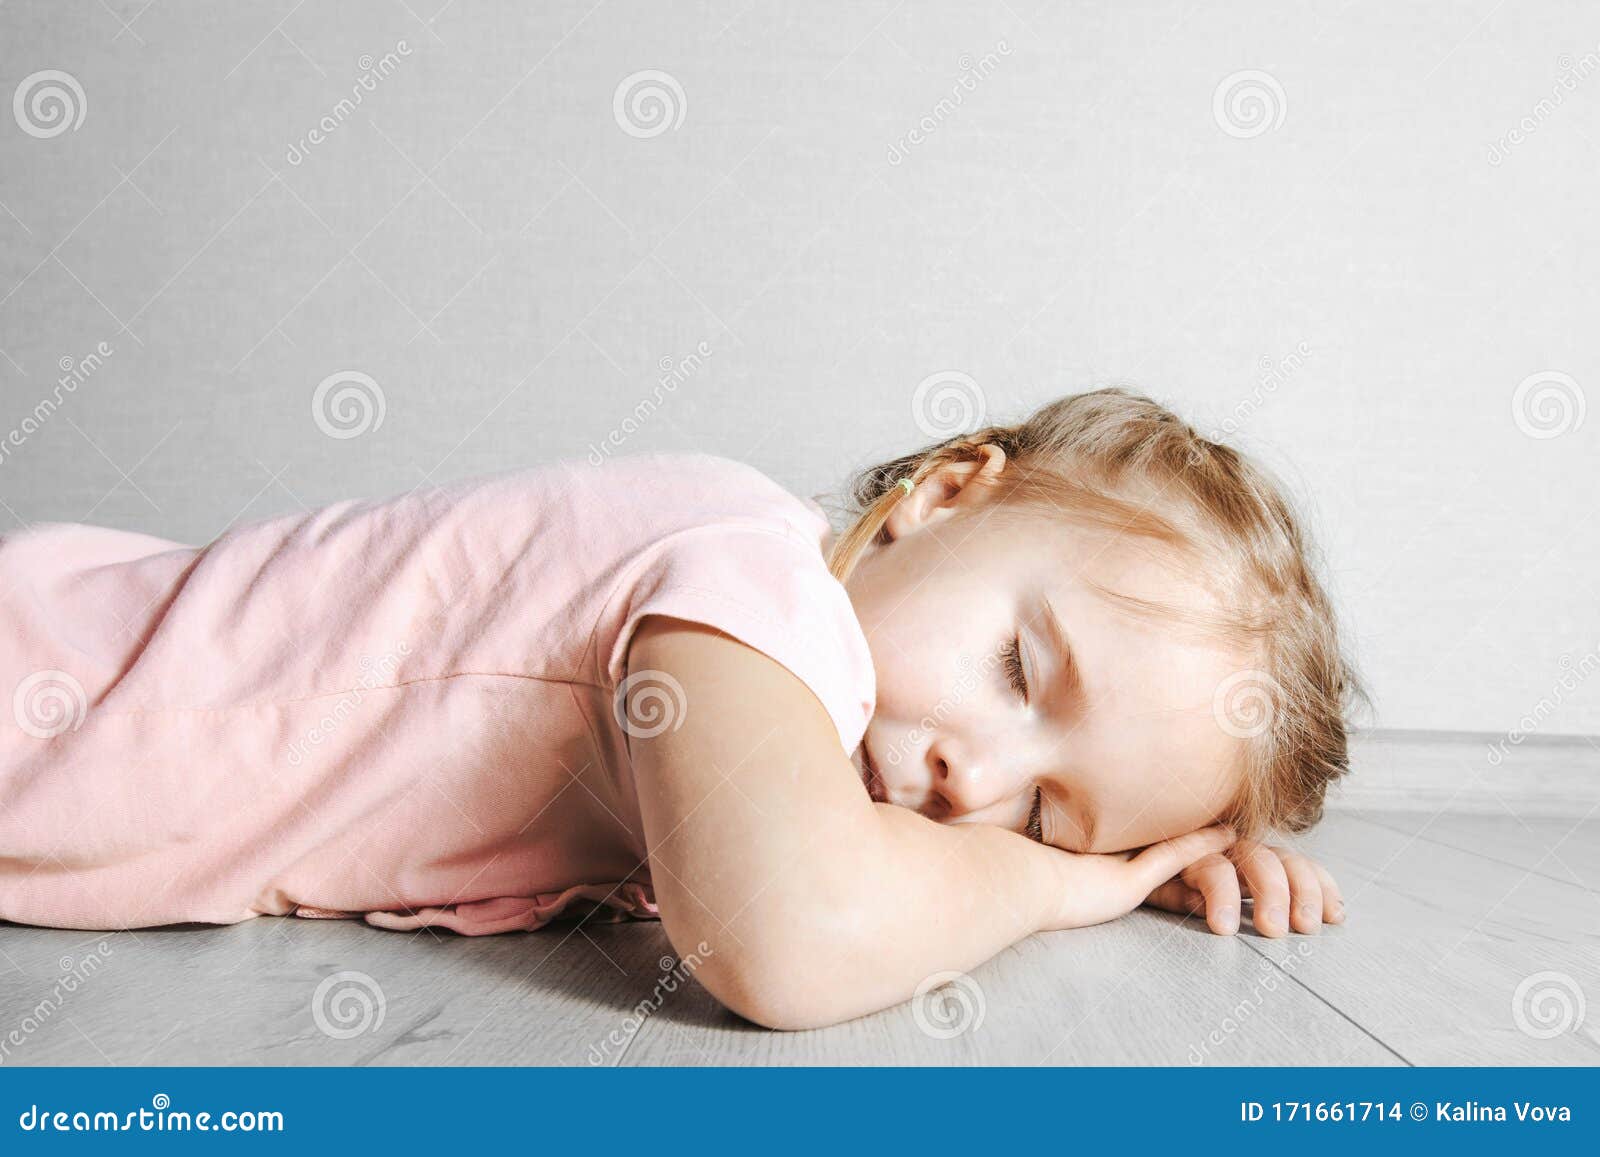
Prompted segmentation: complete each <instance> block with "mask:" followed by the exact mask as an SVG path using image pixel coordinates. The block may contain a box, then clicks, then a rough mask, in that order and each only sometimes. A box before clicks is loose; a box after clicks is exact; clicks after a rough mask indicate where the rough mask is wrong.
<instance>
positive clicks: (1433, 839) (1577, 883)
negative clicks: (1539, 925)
mask: <svg viewBox="0 0 1600 1157" xmlns="http://www.w3.org/2000/svg"><path fill="white" fill-rule="evenodd" d="M1344 815H1345V816H1346V817H1348V818H1349V819H1353V820H1356V821H1358V822H1359V823H1365V824H1370V825H1372V826H1373V827H1375V828H1382V829H1383V830H1384V831H1388V832H1394V833H1396V834H1397V835H1402V836H1413V837H1414V838H1416V839H1419V840H1423V841H1425V842H1427V843H1430V844H1433V845H1434V846H1436V847H1440V848H1449V849H1450V850H1451V851H1454V852H1462V853H1464V854H1465V855H1469V856H1477V857H1478V858H1479V859H1480V860H1487V861H1488V862H1489V863H1491V864H1499V865H1500V866H1501V867H1503V868H1515V869H1516V870H1517V871H1519V872H1529V873H1532V874H1533V875H1535V876H1541V877H1543V878H1544V879H1546V880H1551V881H1553V882H1555V883H1557V884H1565V885H1566V886H1567V887H1569V888H1577V889H1579V890H1580V891H1584V892H1588V893H1589V894H1590V895H1591V896H1600V889H1596V888H1591V887H1590V886H1589V885H1588V884H1587V883H1585V882H1584V881H1583V880H1582V879H1576V878H1575V879H1571V880H1568V879H1563V878H1562V877H1560V876H1556V875H1552V874H1551V873H1549V872H1545V871H1541V870H1540V869H1538V868H1536V867H1535V868H1530V867H1528V866H1527V865H1526V864H1518V863H1516V862H1514V861H1512V860H1502V859H1500V858H1499V857H1498V856H1490V855H1486V854H1485V853H1484V852H1482V851H1479V850H1478V849H1477V848H1464V847H1462V846H1461V845H1460V844H1452V843H1451V842H1450V841H1449V840H1441V839H1439V838H1438V837H1437V836H1430V835H1428V834H1427V828H1426V827H1424V828H1423V829H1422V830H1421V831H1417V832H1410V831H1407V830H1406V829H1405V828H1403V827H1396V826H1395V825H1394V824H1386V823H1383V822H1382V821H1380V820H1375V819H1372V818H1371V817H1370V816H1367V815H1364V814H1362V813H1361V812H1359V811H1349V812H1345V813H1344ZM1429 822H1430V823H1431V822H1432V821H1431V820H1430V821H1429ZM1568 834H1569V835H1570V833H1568ZM1558 846H1559V845H1558ZM1546 854H1547V855H1551V854H1554V853H1553V852H1548V851H1547V853H1546ZM1558 858H1559V857H1558ZM1573 876H1574V877H1576V876H1577V873H1576V872H1574V873H1573Z"/></svg>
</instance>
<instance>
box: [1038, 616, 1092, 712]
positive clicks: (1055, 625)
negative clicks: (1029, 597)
mask: <svg viewBox="0 0 1600 1157" xmlns="http://www.w3.org/2000/svg"><path fill="white" fill-rule="evenodd" d="M1039 603H1040V605H1041V606H1042V607H1043V608H1044V625H1045V633H1046V634H1047V635H1048V636H1049V637H1050V641H1051V643H1052V644H1054V646H1055V652H1056V661H1057V662H1058V663H1059V665H1060V667H1061V677H1062V682H1063V685H1064V686H1065V688H1066V690H1067V692H1069V693H1072V694H1081V693H1082V691H1083V671H1082V670H1081V669H1080V668H1079V666H1078V656H1077V652H1075V651H1074V650H1073V649H1072V640H1070V639H1069V638H1067V629H1066V628H1065V627H1064V626H1062V625H1061V616H1060V615H1058V614H1056V609H1055V607H1053V606H1051V604H1050V598H1049V596H1047V595H1040V596H1039Z"/></svg>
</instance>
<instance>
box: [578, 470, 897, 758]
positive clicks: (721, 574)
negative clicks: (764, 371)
mask: <svg viewBox="0 0 1600 1157" xmlns="http://www.w3.org/2000/svg"><path fill="white" fill-rule="evenodd" d="M602 470H603V471H609V475H608V478H607V480H606V482H605V483H604V484H603V488H605V489H606V490H607V491H608V492H609V491H610V490H611V489H612V488H613V487H615V486H617V485H619V484H626V485H628V486H631V487H634V488H637V491H638V496H637V499H636V500H634V501H625V500H618V502H617V509H618V510H619V512H621V513H620V517H621V518H623V519H624V520H635V519H637V520H641V521H640V523H639V524H638V525H636V527H635V533H637V534H638V536H639V548H638V550H637V553H636V554H635V555H634V557H633V562H632V565H630V567H629V568H628V572H627V574H626V576H625V577H624V579H623V581H621V582H620V583H619V584H618V586H617V588H616V591H615V593H614V595H613V597H612V599H611V600H610V601H609V603H608V606H607V609H606V613H605V614H604V615H602V620H603V622H604V623H605V624H606V625H607V627H608V628H609V631H608V634H609V639H608V644H609V645H607V646H604V647H602V655H603V657H604V662H605V675H606V678H607V682H609V683H610V684H611V685H612V686H615V685H617V684H618V683H620V682H621V680H622V679H623V678H624V677H625V675H626V672H627V651H628V647H629V644H630V642H631V640H632V635H633V631H634V630H635V629H636V628H637V627H638V625H639V624H640V622H642V621H643V620H644V619H645V618H646V617H647V616H651V615H658V616H667V617H669V618H675V619H680V620H687V621H689V622H694V623H699V624H702V625H705V626H710V627H714V628H716V629H717V630H719V631H721V632H723V633H725V634H727V635H731V636H732V637H733V638H734V639H736V640H738V641H740V642H742V643H744V644H746V645H747V646H750V647H752V648H754V649H756V650H758V651H761V652H763V653H765V654H766V655H767V656H768V657H770V658H772V659H775V660H777V661H778V662H779V663H780V664H782V665H783V666H785V667H787V668H788V669H789V670H790V671H791V672H792V673H793V674H794V675H796V676H798V677H799V679H800V680H801V681H802V682H803V683H805V684H806V685H807V686H808V687H809V688H810V690H811V691H812V693H813V694H815V695H816V697H817V698H818V699H820V700H821V701H822V702H823V704H824V705H825V706H826V707H827V708H828V711H829V713H830V715H831V716H832V717H833V719H834V722H835V724H836V726H837V729H838V733H839V739H840V742H841V743H842V744H843V745H844V746H845V747H846V749H847V750H854V748H855V746H856V745H857V744H858V743H859V741H860V735H861V733H862V732H863V731H864V730H865V728H866V723H867V721H868V719H870V718H871V715H872V712H873V710H874V706H875V698H876V688H875V678H874V673H873V667H872V657H871V652H870V649H869V647H868V644H867V640H866V636H865V634H864V633H863V631H862V628H861V625H860V622H859V621H858V620H857V618H856V615H855V609H854V606H853V604H852V603H851V601H850V596H849V593H848V592H847V591H846V589H845V588H844V586H843V585H842V584H841V583H840V582H839V581H838V580H837V579H836V578H834V576H833V574H832V573H831V571H830V570H829V569H828V562H827V550H828V547H829V545H830V540H831V531H830V528H829V526H828V522H827V519H826V518H825V517H824V515H823V514H822V512H821V510H820V508H818V507H817V506H816V504H815V503H808V502H807V501H806V500H804V499H801V498H798V497H796V496H795V495H794V494H792V493H790V492H789V491H788V490H786V489H785V488H784V487H783V486H781V485H779V484H778V483H777V482H776V481H774V480H773V479H771V478H770V477H768V476H767V475H766V474H764V473H763V472H761V471H760V470H758V469H756V468H755V467H752V466H749V465H747V464H745V463H743V462H738V461H735V460H733V459H728V458H720V457H717V456H715V455H710V454H641V455H634V456H631V457H629V458H620V459H616V460H614V461H612V462H609V463H607V464H606V466H605V467H602V468H599V469H598V470H597V472H600V471H602Z"/></svg>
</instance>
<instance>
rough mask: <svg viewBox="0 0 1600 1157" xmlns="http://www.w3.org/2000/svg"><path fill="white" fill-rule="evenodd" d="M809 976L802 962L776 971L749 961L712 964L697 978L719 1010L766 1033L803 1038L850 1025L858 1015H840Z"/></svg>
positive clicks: (796, 962)
mask: <svg viewBox="0 0 1600 1157" xmlns="http://www.w3.org/2000/svg"><path fill="white" fill-rule="evenodd" d="M806 971H807V970H806V969H805V968H804V967H802V966H801V965H800V963H799V962H798V961H795V962H792V963H790V964H789V965H788V966H773V965H767V964H759V963H756V962H754V961H750V960H746V961H737V962H736V961H724V962H721V963H718V964H715V965H711V964H710V963H709V962H708V965H707V967H705V968H703V969H702V970H701V971H700V972H699V973H697V974H696V975H697V979H699V981H700V982H701V984H702V985H703V986H704V987H705V989H706V990H707V991H708V992H710V993H711V995H712V996H714V997H716V998H717V1001H718V1003H719V1004H721V1005H722V1006H723V1007H724V1008H726V1009H727V1010H728V1011H729V1012H732V1013H735V1014H736V1015H738V1016H741V1017H743V1018H744V1019H745V1020H748V1021H750V1022H752V1023H754V1024H758V1025H760V1026H761V1027H762V1028H770V1029H775V1030H777V1031H780V1032H799V1031H803V1030H805V1029H813V1028H826V1027H828V1026H829V1025H833V1024H838V1023H839V1022H840V1021H842V1020H848V1019H850V1017H851V1016H852V1015H854V1014H852V1013H848V1012H842V1011H841V1010H840V1008H839V1005H838V1002H837V999H836V997H833V996H831V995H830V994H829V993H828V992H826V990H824V989H822V988H821V987H820V986H818V985H816V984H814V983H812V982H811V981H810V979H808V978H807V977H806V975H805V974H806Z"/></svg>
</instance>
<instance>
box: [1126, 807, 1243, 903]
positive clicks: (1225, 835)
mask: <svg viewBox="0 0 1600 1157" xmlns="http://www.w3.org/2000/svg"><path fill="white" fill-rule="evenodd" d="M1233 840H1234V835H1233V832H1232V831H1231V830H1229V829H1228V828H1225V827H1223V826H1222V825H1220V824H1215V825H1213V826H1211V827H1209V828H1201V829H1200V830H1199V831H1194V832H1188V833H1186V834H1184V835H1181V836H1174V837H1173V838H1172V839H1170V840H1162V841H1161V842H1160V843H1159V844H1151V845H1150V846H1149V847H1148V848H1146V849H1145V850H1144V851H1142V852H1140V853H1139V854H1138V855H1137V856H1135V857H1133V859H1131V860H1129V861H1128V867H1129V868H1131V869H1132V871H1133V873H1134V880H1135V883H1136V884H1137V886H1138V887H1139V888H1140V889H1141V895H1145V896H1148V895H1149V894H1150V893H1151V892H1154V891H1155V890H1156V889H1157V888H1159V887H1160V886H1161V885H1162V884H1165V883H1166V882H1167V881H1168V880H1170V879H1172V877H1174V876H1176V875H1177V874H1178V873H1179V872H1182V871H1183V870H1184V869H1185V868H1187V867H1188V866H1189V865H1190V864H1192V863H1194V862H1195V861H1196V860H1199V859H1203V858H1204V857H1206V856H1209V855H1211V854H1213V853H1214V852H1220V851H1222V850H1224V849H1225V848H1227V847H1228V846H1229V845H1230V844H1232V843H1233Z"/></svg>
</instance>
